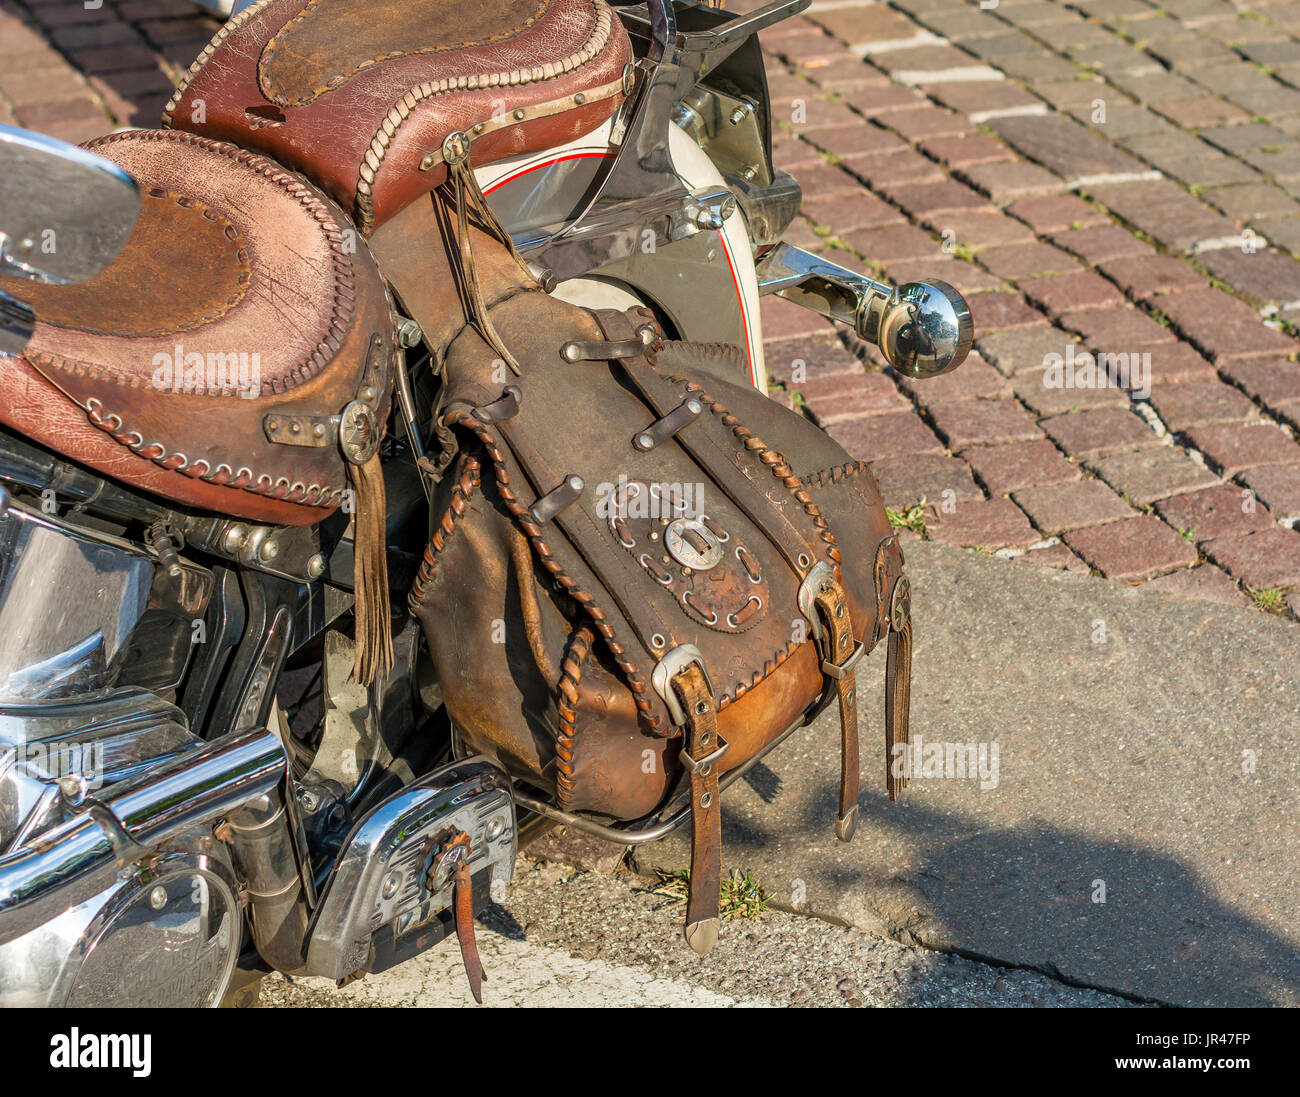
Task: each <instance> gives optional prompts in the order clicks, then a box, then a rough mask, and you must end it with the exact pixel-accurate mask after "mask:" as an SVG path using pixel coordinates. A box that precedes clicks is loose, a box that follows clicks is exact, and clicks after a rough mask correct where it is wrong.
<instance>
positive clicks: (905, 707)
mask: <svg viewBox="0 0 1300 1097" xmlns="http://www.w3.org/2000/svg"><path fill="white" fill-rule="evenodd" d="M911 705H912V599H911V588H910V584H909V583H908V581H907V577H906V576H902V577H900V578H899V580H898V582H897V583H895V584H894V593H893V599H892V603H891V605H890V609H889V649H888V654H887V657H886V661H885V790H886V791H887V792H888V793H889V799H890V800H891V801H894V800H897V799H898V794H899V793H900V792H902V791H903V789H905V788H907V768H906V754H905V753H904V756H903V757H902V758H900V759H898V760H897V763H898V764H897V768H895V758H894V748H895V746H896V745H902V746H906V745H907V744H908V743H910V742H911V729H910V727H909V721H910V715H911V711H910V710H911Z"/></svg>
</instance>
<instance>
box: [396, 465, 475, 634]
mask: <svg viewBox="0 0 1300 1097" xmlns="http://www.w3.org/2000/svg"><path fill="white" fill-rule="evenodd" d="M481 468H482V465H481V464H480V463H479V461H478V459H477V458H475V457H466V459H465V468H464V470H463V471H462V473H461V476H460V479H459V480H457V481H456V483H455V484H454V485H452V489H451V502H450V503H449V504H448V505H447V509H446V510H445V511H444V512H443V515H442V519H441V520H440V521H439V523H438V528H437V529H436V530H434V533H433V537H432V538H431V539H430V541H429V544H428V545H427V546H426V547H425V550H424V558H423V559H422V560H421V561H420V570H419V571H418V572H417V573H416V576H415V582H414V583H412V584H411V593H410V594H408V595H407V596H406V605H407V608H408V609H409V610H410V611H411V615H412V616H415V614H416V612H417V611H418V610H421V609H423V608H424V605H425V600H426V598H427V597H428V594H429V588H430V587H431V586H432V585H433V581H434V579H435V578H436V577H437V573H438V558H439V557H440V556H441V555H442V553H443V552H444V551H445V550H446V548H447V543H448V542H449V541H450V540H451V538H452V536H453V535H454V534H455V532H456V524H457V523H458V522H459V521H460V520H461V519H462V518H463V517H464V516H465V512H466V511H467V510H469V504H470V501H471V500H472V499H473V498H474V492H476V491H477V490H478V488H479V484H480V483H481V477H480V475H479V470H480V469H481Z"/></svg>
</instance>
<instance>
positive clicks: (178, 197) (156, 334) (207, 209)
mask: <svg viewBox="0 0 1300 1097" xmlns="http://www.w3.org/2000/svg"><path fill="white" fill-rule="evenodd" d="M141 198H142V199H143V198H150V199H153V200H154V201H155V202H162V201H168V200H170V201H173V202H175V203H176V204H177V205H178V206H180V207H182V208H183V209H192V210H195V211H197V212H198V214H199V216H201V217H203V218H205V219H206V220H208V221H211V222H213V223H214V224H216V225H217V226H218V227H220V229H221V235H222V236H224V237H225V238H226V239H227V240H229V241H230V242H231V243H232V244H233V245H234V255H235V260H236V261H237V262H238V264H239V274H238V276H237V277H236V279H235V285H236V287H237V289H236V292H234V293H231V294H228V295H227V297H226V302H225V305H224V306H223V307H221V308H218V309H215V310H213V311H212V312H208V313H205V314H204V315H202V316H200V317H198V319H195V320H182V321H178V322H176V323H174V324H173V325H172V326H171V327H166V328H150V329H148V330H147V331H144V332H138V333H137V332H122V331H108V330H106V329H104V328H97V327H92V326H91V325H89V324H85V325H78V326H75V327H73V326H71V325H68V324H59V323H55V322H54V321H52V320H50V319H49V318H48V317H46V320H45V322H46V323H47V324H48V325H49V326H50V327H56V328H60V329H61V330H63V331H76V332H81V333H84V334H86V335H107V336H109V337H110V338H115V339H129V338H132V337H134V336H137V335H143V336H149V337H152V338H161V337H164V336H168V335H176V334H177V333H178V332H182V331H194V330H195V329H196V328H201V327H202V326H203V325H204V324H210V323H212V322H213V321H214V320H220V319H221V318H222V317H223V316H225V315H226V313H228V312H229V311H230V310H231V309H232V308H234V307H235V306H236V305H238V304H239V302H240V301H242V300H243V299H244V294H245V293H247V292H248V283H249V281H250V279H251V278H252V271H253V268H252V266H251V265H250V263H249V260H248V245H247V244H245V243H244V238H243V237H242V236H241V235H240V234H239V230H238V229H236V228H235V226H234V225H233V224H231V223H230V221H229V220H228V219H227V218H226V217H224V216H223V215H222V214H221V213H219V212H218V211H217V210H214V209H213V208H212V207H211V206H209V205H207V204H206V203H204V202H200V201H199V200H198V199H197V198H192V197H191V196H190V195H188V194H182V193H181V192H180V191H174V190H168V189H167V188H166V187H145V188H143V189H142V191H141ZM141 216H142V217H143V211H142V214H141ZM67 361H68V362H72V361H73V359H67ZM77 364H78V367H81V366H85V367H86V368H85V369H81V368H78V369H77V370H76V372H78V373H85V374H87V375H93V376H99V377H101V378H102V379H103V380H106V381H111V382H113V383H114V384H120V385H127V386H129V387H132V388H139V387H140V383H141V379H140V378H137V377H130V378H124V377H123V376H122V375H121V374H120V373H119V374H107V373H105V372H104V371H103V370H101V369H100V368H99V367H98V366H95V365H94V364H93V363H82V362H78V363H77ZM190 391H192V392H193V394H194V395H195V396H237V395H239V391H238V389H237V388H235V387H234V386H227V387H226V388H223V389H220V390H217V391H214V392H208V391H207V390H206V388H204V387H202V386H199V387H196V388H194V389H192V390H190Z"/></svg>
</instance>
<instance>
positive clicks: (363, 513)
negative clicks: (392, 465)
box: [348, 450, 393, 686]
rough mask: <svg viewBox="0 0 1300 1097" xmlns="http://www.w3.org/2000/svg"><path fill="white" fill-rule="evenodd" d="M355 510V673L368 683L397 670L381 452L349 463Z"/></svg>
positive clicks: (385, 496) (349, 476)
mask: <svg viewBox="0 0 1300 1097" xmlns="http://www.w3.org/2000/svg"><path fill="white" fill-rule="evenodd" d="M348 480H349V481H350V482H351V484H352V493H353V496H354V499H355V508H354V510H353V513H352V529H353V545H352V554H353V556H352V578H353V588H354V598H355V611H354V612H355V616H356V658H355V659H354V660H353V663H352V677H353V679H354V680H356V681H357V682H360V683H361V684H362V685H363V686H368V685H370V684H371V683H373V682H374V681H375V679H377V678H386V677H388V673H389V671H391V670H392V669H393V618H392V612H391V610H390V609H389V601H388V545H387V538H386V536H385V527H386V519H387V516H388V499H387V494H386V492H385V490H384V467H383V462H382V461H380V459H379V451H378V450H376V451H375V452H374V453H372V454H371V455H370V459H369V460H368V461H366V462H365V464H363V465H354V464H351V463H350V462H349V464H348Z"/></svg>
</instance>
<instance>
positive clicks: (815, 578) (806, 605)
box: [798, 560, 835, 644]
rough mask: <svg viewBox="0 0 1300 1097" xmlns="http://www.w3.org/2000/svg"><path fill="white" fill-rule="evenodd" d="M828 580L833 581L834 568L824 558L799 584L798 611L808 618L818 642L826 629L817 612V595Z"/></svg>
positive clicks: (813, 635)
mask: <svg viewBox="0 0 1300 1097" xmlns="http://www.w3.org/2000/svg"><path fill="white" fill-rule="evenodd" d="M828 581H829V582H834V581H835V569H834V568H832V567H831V566H830V564H828V563H827V562H826V561H825V560H818V561H817V563H815V564H813V566H812V567H811V568H810V569H809V571H808V574H807V575H805V576H804V580H803V582H802V583H800V584H799V598H798V600H799V612H800V613H802V614H803V615H804V616H805V617H806V618H807V619H808V625H809V627H810V628H811V630H812V637H813V639H814V640H816V641H817V642H818V643H819V644H820V643H821V641H822V639H823V637H824V636H825V635H826V630H825V629H824V628H823V627H822V622H821V618H820V617H819V616H818V614H817V595H818V594H819V593H821V590H822V588H823V587H824V586H825V585H826V583H827V582H828Z"/></svg>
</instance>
